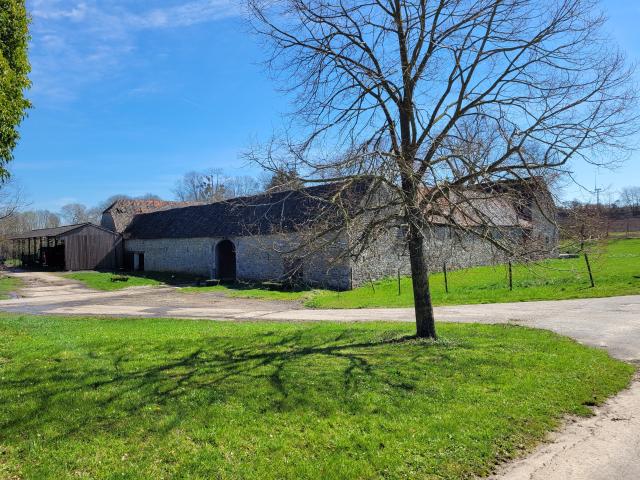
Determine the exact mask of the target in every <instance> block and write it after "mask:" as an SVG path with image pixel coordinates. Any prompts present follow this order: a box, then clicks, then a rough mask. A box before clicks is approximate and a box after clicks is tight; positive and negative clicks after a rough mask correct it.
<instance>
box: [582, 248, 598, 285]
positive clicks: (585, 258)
mask: <svg viewBox="0 0 640 480" xmlns="http://www.w3.org/2000/svg"><path fill="white" fill-rule="evenodd" d="M584 261H585V262H587V271H588V272H589V280H590V281H591V288H593V287H595V286H596V284H595V283H594V281H593V273H591V264H590V263H589V255H587V254H586V253H585V254H584Z"/></svg>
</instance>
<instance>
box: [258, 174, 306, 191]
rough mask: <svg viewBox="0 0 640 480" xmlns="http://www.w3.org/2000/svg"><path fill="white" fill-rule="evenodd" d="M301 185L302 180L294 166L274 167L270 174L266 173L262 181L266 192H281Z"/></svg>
mask: <svg viewBox="0 0 640 480" xmlns="http://www.w3.org/2000/svg"><path fill="white" fill-rule="evenodd" d="M302 187H304V182H303V181H302V179H301V178H300V175H299V174H298V171H297V170H296V169H295V168H288V169H276V170H275V171H274V172H272V173H271V174H270V175H269V174H267V176H266V178H265V182H264V190H265V191H266V192H282V191H285V190H296V189H299V188H302Z"/></svg>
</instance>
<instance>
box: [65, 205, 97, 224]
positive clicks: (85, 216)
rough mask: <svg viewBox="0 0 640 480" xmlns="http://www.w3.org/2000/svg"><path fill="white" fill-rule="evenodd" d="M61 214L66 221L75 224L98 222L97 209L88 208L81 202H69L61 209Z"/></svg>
mask: <svg viewBox="0 0 640 480" xmlns="http://www.w3.org/2000/svg"><path fill="white" fill-rule="evenodd" d="M60 216H61V217H62V219H63V220H64V221H65V223H67V224H70V225H74V224H77V223H86V222H93V223H98V218H97V214H96V211H95V210H93V209H88V208H87V206H86V205H83V204H81V203H69V204H67V205H64V206H63V207H62V208H61V209H60Z"/></svg>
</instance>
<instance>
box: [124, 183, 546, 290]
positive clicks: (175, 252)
mask: <svg viewBox="0 0 640 480" xmlns="http://www.w3.org/2000/svg"><path fill="white" fill-rule="evenodd" d="M371 188H372V182H371V181H370V180H369V179H363V180H360V181H356V182H352V183H348V184H340V183H337V184H324V185H319V186H314V187H309V188H305V189H301V190H293V191H285V192H278V193H271V194H262V195H256V196H252V197H245V198H238V199H231V200H226V201H222V202H217V203H212V204H207V205H196V206H189V207H183V208H173V209H168V210H163V211H157V212H152V213H147V214H141V215H137V216H135V217H134V218H133V221H132V222H131V224H130V225H129V226H128V227H127V228H126V230H125V231H124V233H123V236H124V245H125V256H126V257H127V258H129V264H130V265H134V266H138V267H139V268H141V266H143V268H145V269H148V270H152V271H169V272H184V273H191V274H197V275H202V276H206V277H209V278H217V279H223V280H243V281H282V280H285V279H291V278H292V277H293V278H295V279H296V280H297V281H299V282H302V283H305V284H309V285H320V286H323V287H326V288H333V289H339V290H344V289H350V288H354V287H356V286H358V285H361V284H363V283H365V282H367V281H370V280H374V279H379V278H383V277H388V276H391V275H395V274H397V272H398V271H400V272H403V273H408V272H409V257H408V254H407V252H406V249H405V247H404V245H405V241H404V235H405V232H404V230H403V227H402V225H396V226H391V225H389V226H388V228H386V230H385V232H384V233H382V234H380V235H377V238H376V239H375V240H374V241H372V242H371V244H370V245H369V247H368V248H367V249H366V250H364V251H362V252H360V255H358V256H350V255H349V252H350V251H351V250H352V248H351V247H352V245H351V244H350V243H349V242H351V241H352V240H351V239H352V238H354V234H353V232H349V231H347V229H342V230H341V229H340V228H339V227H340V222H342V221H344V219H345V218H346V217H351V218H352V217H355V216H357V215H358V213H359V212H361V211H363V210H366V208H365V207H364V206H363V202H371V201H375V198H376V195H375V194H372V191H371ZM506 189H507V186H504V185H503V186H502V187H500V188H499V189H496V188H491V189H488V187H487V186H482V187H481V188H479V189H478V192H479V193H478V195H476V198H475V199H474V203H475V205H474V208H473V213H469V214H464V210H463V212H462V214H461V213H460V211H459V210H460V209H458V211H457V213H456V214H457V215H458V217H461V218H458V222H457V223H459V224H461V225H462V226H463V227H465V228H467V231H466V232H465V231H463V233H459V232H457V231H454V229H452V228H451V227H448V226H445V225H444V224H442V225H441V224H440V222H439V221H438V218H435V217H434V218H432V219H431V221H432V223H433V228H432V229H431V230H430V231H429V232H428V233H427V239H426V241H425V244H426V245H425V246H426V249H427V252H428V256H429V259H430V261H429V263H430V267H431V268H441V267H442V264H443V262H446V263H448V264H449V266H450V267H452V268H463V267H468V266H472V265H483V264H491V263H495V262H497V261H500V260H504V254H503V253H502V252H501V251H499V250H498V249H496V247H495V246H494V244H493V243H492V242H491V241H488V239H486V238H485V239H483V238H481V237H479V236H478V235H476V234H473V233H471V230H474V223H475V224H477V226H479V225H481V224H482V222H483V219H482V218H479V216H486V217H491V219H492V222H493V223H494V225H495V228H494V230H495V231H493V232H490V234H491V235H494V236H497V235H510V236H513V237H514V239H516V241H517V242H518V241H520V240H521V241H522V242H525V241H527V242H529V243H530V245H528V246H526V248H527V249H528V250H530V251H532V252H533V251H536V252H550V251H552V250H553V248H554V247H555V245H556V244H557V241H558V235H557V229H556V227H555V223H554V222H553V216H554V213H553V211H549V212H543V211H542V209H543V208H544V207H542V206H541V203H540V202H536V201H535V199H534V198H526V199H525V201H524V202H523V201H522V200H523V199H522V195H519V199H518V202H515V201H512V200H510V199H509V196H508V195H506V192H505V190H506ZM509 190H510V191H511V190H513V188H511V187H509ZM485 191H486V192H485ZM487 192H488V193H487ZM496 193H497V195H496ZM336 197H339V198H340V200H339V202H338V203H339V205H338V206H336ZM372 199H373V200H372ZM548 205H549V208H550V210H551V209H552V208H553V207H552V206H551V205H552V203H549V204H548ZM367 208H368V207H367ZM333 222H335V225H333ZM318 223H320V225H318ZM336 225H337V226H338V228H333V227H335V226H336ZM476 230H477V229H476ZM319 231H325V232H332V233H331V234H327V235H324V236H322V235H318V234H317V232H319ZM357 235H358V234H357V233H356V235H355V236H357ZM310 236H311V237H312V236H317V238H314V239H310V238H309V237H310ZM324 237H330V238H327V239H326V241H324V240H325V238H324ZM533 239H535V242H536V247H535V248H534V243H533ZM312 243H313V246H311V247H309V246H308V245H309V244H312ZM524 247H525V246H523V248H524Z"/></svg>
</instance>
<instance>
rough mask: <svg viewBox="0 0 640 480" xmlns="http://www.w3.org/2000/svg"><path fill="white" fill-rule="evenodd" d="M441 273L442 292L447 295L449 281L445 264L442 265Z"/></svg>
mask: <svg viewBox="0 0 640 480" xmlns="http://www.w3.org/2000/svg"><path fill="white" fill-rule="evenodd" d="M442 271H443V273H444V291H445V293H449V279H448V278H447V264H446V262H445V263H443V264H442Z"/></svg>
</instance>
